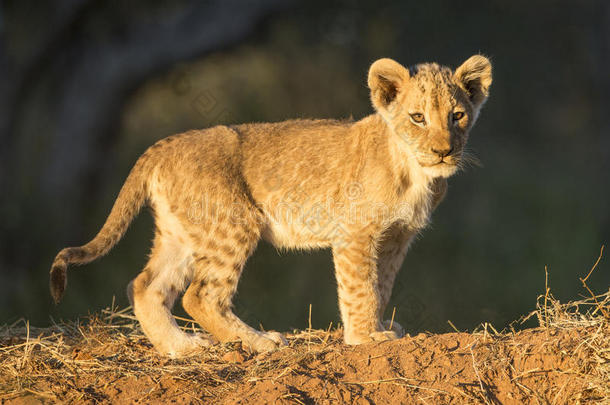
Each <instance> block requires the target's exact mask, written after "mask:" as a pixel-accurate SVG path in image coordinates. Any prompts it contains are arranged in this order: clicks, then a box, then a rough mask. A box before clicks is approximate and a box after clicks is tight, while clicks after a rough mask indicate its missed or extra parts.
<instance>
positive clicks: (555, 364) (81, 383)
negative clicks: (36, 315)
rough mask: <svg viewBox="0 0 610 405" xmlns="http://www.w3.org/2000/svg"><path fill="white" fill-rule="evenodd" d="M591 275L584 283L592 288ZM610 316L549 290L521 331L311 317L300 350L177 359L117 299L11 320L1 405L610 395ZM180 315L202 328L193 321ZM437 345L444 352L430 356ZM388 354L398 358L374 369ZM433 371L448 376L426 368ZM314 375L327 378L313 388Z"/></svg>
mask: <svg viewBox="0 0 610 405" xmlns="http://www.w3.org/2000/svg"><path fill="white" fill-rule="evenodd" d="M594 269H595V266H594V267H593V269H592V271H593V270H594ZM589 275H590V274H589ZM587 279H588V276H587V277H585V278H584V279H582V280H581V281H582V282H583V286H584V287H585V289H586V290H587V291H589V292H590V290H589V288H588V287H587V284H586V282H587ZM609 314H610V291H609V292H606V293H605V294H601V295H595V294H593V293H592V292H590V296H589V297H588V298H585V299H582V300H580V301H575V302H570V303H567V304H562V303H560V302H559V301H557V300H556V299H555V298H554V297H553V296H552V294H551V292H550V289H549V288H548V286H547V288H546V291H545V294H544V295H542V296H540V297H539V299H538V305H537V308H536V310H535V311H534V312H532V313H531V314H530V315H529V316H527V317H525V318H524V319H523V320H522V321H525V320H527V319H532V318H534V319H537V320H538V323H539V325H540V327H538V328H535V329H528V330H525V331H522V332H515V331H514V330H510V331H502V332H498V331H497V330H496V329H495V328H494V327H493V326H491V325H490V324H487V323H485V324H483V325H481V327H479V328H477V330H475V331H474V332H472V333H464V332H461V333H451V334H446V335H429V334H428V335H423V334H420V335H419V336H417V337H415V338H410V339H402V340H400V341H398V342H396V343H391V344H386V345H381V346H380V345H377V346H375V345H371V346H367V347H358V348H351V347H347V346H344V345H342V344H341V330H338V329H335V330H331V326H329V328H328V330H312V329H311V325H309V328H307V329H306V330H305V331H294V333H291V334H287V339H288V341H289V347H288V348H286V349H283V350H280V351H278V352H275V353H272V354H270V353H267V354H265V353H263V354H259V355H250V354H248V353H245V352H244V351H243V350H241V345H240V344H239V342H232V343H227V344H224V345H216V346H214V347H211V348H207V349H205V350H202V351H201V353H199V354H198V355H195V356H193V357H190V358H188V359H182V360H171V359H167V358H164V357H162V356H159V355H157V354H156V352H155V351H154V350H153V349H152V347H151V345H150V344H149V343H148V341H147V339H146V338H145V337H144V335H143V334H142V332H141V330H140V328H139V326H138V324H137V322H136V320H135V318H134V316H133V314H132V312H131V309H130V308H126V309H122V310H119V309H118V308H115V307H114V306H111V307H110V308H108V309H106V310H104V311H102V312H101V313H100V314H97V315H94V316H91V317H89V318H87V319H85V320H79V321H75V322H62V323H57V324H54V325H53V326H51V327H48V328H36V327H32V326H30V325H29V323H28V322H27V321H26V320H20V321H18V322H16V323H14V324H12V325H4V326H2V327H0V402H2V403H4V402H5V401H9V402H10V401H11V400H20V399H24V398H27V399H29V400H32V399H33V400H36V399H38V400H40V401H42V402H44V401H53V402H55V401H57V402H89V403H98V402H106V403H108V402H127V401H132V400H134V399H138V400H142V401H147V400H148V401H152V402H154V401H155V400H156V401H159V400H169V398H173V399H176V400H177V401H178V402H190V403H201V402H210V401H213V402H222V401H224V400H226V399H227V398H228V397H231V395H233V396H232V397H231V398H234V397H235V395H236V394H235V393H240V394H239V395H245V394H243V393H244V392H248V395H250V397H249V398H255V399H256V398H258V400H259V401H261V402H262V401H269V402H273V401H279V402H287V403H311V402H324V401H318V400H317V399H316V400H315V401H314V399H315V398H318V397H316V395H328V398H330V399H329V401H330V402H333V401H334V398H336V399H337V400H338V401H347V402H350V401H354V400H355V398H360V397H362V398H364V397H367V398H372V399H374V400H375V401H374V402H385V401H386V400H387V398H390V399H391V398H392V396H394V395H396V393H395V391H392V390H396V389H401V390H406V391H404V392H403V391H401V392H402V394H401V395H406V394H405V393H408V394H409V395H411V396H410V397H408V398H412V399H413V401H414V402H417V401H418V400H420V402H418V403H439V401H440V402H449V401H451V400H455V401H457V402H458V403H489V404H495V403H500V402H502V403H512V402H511V400H510V398H514V400H515V401H516V402H515V403H518V402H526V403H548V404H561V403H568V402H569V403H608V402H607V401H608V398H610V319H609V317H608V315H609ZM178 322H179V323H181V325H183V326H182V327H183V328H184V329H186V330H194V329H196V327H195V326H194V323H193V322H192V321H191V320H188V319H178ZM199 332H201V331H199ZM456 332H457V331H456ZM452 341H457V342H459V343H458V345H457V347H458V349H456V350H455V351H452V350H453V349H447V347H449V346H451V344H448V343H447V342H452ZM392 345H395V346H392ZM384 348H385V349H384ZM386 349H387V350H386ZM384 350H385V351H384ZM426 353H435V356H436V357H435V356H431V357H429V360H428V357H427V356H428V354H426ZM409 356H410V357H409ZM396 359H398V360H396ZM409 359H411V360H409ZM407 360H409V361H411V363H409V362H408V361H407ZM449 360H450V362H449V363H447V361H449ZM380 361H385V363H383V364H387V366H383V367H382V366H379V368H378V374H372V371H374V368H373V366H374V365H375V364H377V363H379V362H380ZM397 361H400V365H397V364H398V363H397ZM427 361H429V363H427ZM460 361H462V363H459V362H460ZM363 364H364V365H366V367H363V366H362V365H363ZM379 364H382V363H379ZM459 364H461V366H460V365H459ZM384 367H385V368H384ZM418 367H419V368H418ZM435 367H436V368H435ZM431 370H436V371H434V372H436V373H440V374H443V375H440V376H438V377H437V376H436V375H433V374H430V376H426V374H425V373H427V372H430V373H432V371H431ZM438 370H441V371H438ZM409 373H411V374H409ZM309 380H315V381H318V382H319V384H318V385H315V386H314V385H312V387H314V388H311V389H308V388H303V387H304V386H307V381H309ZM389 386H391V387H389ZM277 387H284V388H283V390H284V391H281V392H280V393H279V394H277V395H278V396H277V397H264V396H263V394H262V393H261V394H256V393H253V392H254V391H252V390H256V389H260V390H266V391H265V395H271V394H270V393H272V392H273V390H277V389H278V388H277ZM321 387H324V390H325V391H324V393H323V394H322V388H321ZM386 387H387V388H386ZM392 387H393V388H392ZM397 387H398V388H397ZM384 389H387V392H386V391H383V390H384ZM248 390H250V391H248ZM308 390H309V391H308ZM575 390H576V391H575ZM261 392H263V391H261ZM384 392H386V393H385V394H383V393H384ZM507 393H508V394H507ZM377 394H379V395H382V394H383V395H387V396H386V397H383V396H376V395H377ZM252 395H254V396H252ZM256 395H259V396H258V397H256ZM506 395H508V396H506ZM566 395H567V397H566ZM320 398H321V397H320ZM325 398H326V397H325ZM346 398H347V399H346ZM405 398H407V397H405ZM501 398H503V400H502V401H501ZM506 398H508V399H506ZM565 398H570V399H569V400H566V399H565ZM331 399H332V400H331ZM506 401H508V402H506ZM229 402H231V403H237V402H239V401H237V402H235V401H234V400H231V401H229Z"/></svg>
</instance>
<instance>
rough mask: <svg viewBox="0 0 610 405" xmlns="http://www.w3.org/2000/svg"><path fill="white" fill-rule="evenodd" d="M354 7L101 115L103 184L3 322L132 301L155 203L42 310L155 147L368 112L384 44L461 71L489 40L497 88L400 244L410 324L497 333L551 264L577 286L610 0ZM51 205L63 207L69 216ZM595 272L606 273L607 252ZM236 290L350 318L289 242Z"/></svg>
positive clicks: (591, 217)
mask: <svg viewBox="0 0 610 405" xmlns="http://www.w3.org/2000/svg"><path fill="white" fill-rule="evenodd" d="M347 4H348V3H345V4H343V3H336V4H332V3H331V4H327V3H325V2H324V3H323V2H311V3H308V5H305V6H302V7H298V8H297V9H296V10H293V11H289V12H284V13H282V14H278V15H275V16H273V17H271V18H269V19H268V20H267V21H266V22H265V24H264V26H263V27H262V30H261V31H260V32H259V33H258V34H257V35H255V36H253V37H252V38H251V39H250V40H248V41H245V42H243V43H241V44H239V45H236V46H233V47H229V48H227V49H224V50H221V51H218V52H215V53H213V54H210V55H205V56H203V57H201V58H194V59H192V60H184V61H182V62H180V63H178V64H176V65H174V66H171V68H169V69H167V70H164V71H162V72H150V73H151V75H150V77H149V78H148V79H147V80H146V81H144V82H143V83H140V84H139V85H137V86H134V87H133V90H132V91H131V92H130V93H129V94H128V95H127V96H126V98H125V104H124V105H123V106H122V108H121V110H120V114H118V115H112V116H110V115H109V116H108V120H114V121H115V122H116V125H115V128H116V130H117V133H113V134H108V136H109V137H112V139H115V140H116V141H115V142H113V143H112V146H111V147H110V148H109V149H108V151H107V153H108V163H107V164H106V165H105V166H103V167H100V168H99V171H100V173H101V175H100V178H102V181H100V182H99V183H98V184H99V190H97V191H96V192H95V193H94V194H92V197H93V198H91V200H89V201H86V205H85V206H84V207H83V210H84V211H83V215H84V216H83V217H80V218H77V220H78V221H82V222H81V223H80V227H81V228H80V229H81V232H80V233H79V234H78V235H74V238H75V239H70V240H56V239H55V238H54V232H53V230H48V231H47V233H45V234H43V235H38V236H37V237H36V240H37V241H38V243H39V246H38V248H39V249H40V251H37V252H32V255H37V257H38V260H36V265H35V267H34V268H31V269H28V272H27V274H24V275H22V276H21V277H23V283H22V284H21V285H22V288H21V289H20V290H18V291H11V292H10V294H11V297H12V299H11V300H9V301H8V302H9V305H8V307H5V308H0V322H10V321H12V320H14V319H16V318H17V317H19V316H27V317H29V318H31V319H32V320H34V321H35V322H36V323H39V324H40V323H44V322H46V321H47V320H48V316H49V314H52V315H53V316H54V317H73V316H75V315H79V314H85V313H87V312H88V311H95V310H97V309H99V308H100V307H103V306H106V305H108V304H109V303H110V301H111V299H112V295H116V296H117V301H118V302H119V303H120V304H123V305H126V298H125V294H124V293H123V292H122V291H123V289H124V287H125V286H126V285H127V283H128V282H129V280H130V279H132V278H133V277H135V276H136V274H137V272H138V271H139V269H141V268H142V267H143V265H144V263H145V260H146V252H147V249H148V246H149V241H150V238H151V237H152V220H151V219H150V217H149V215H148V214H142V215H141V216H140V218H138V219H137V220H136V222H135V224H134V225H133V226H132V228H131V230H130V231H129V232H128V234H127V236H126V238H125V239H124V240H123V241H122V242H121V244H120V245H119V246H118V247H117V248H115V250H114V251H113V252H111V254H110V255H109V256H108V257H107V258H104V259H102V260H99V261H98V262H96V263H94V264H91V265H88V266H86V267H85V268H84V269H82V272H81V270H76V269H74V270H72V271H71V273H70V276H69V283H70V284H71V285H70V286H69V288H68V292H67V296H66V300H65V301H64V303H63V304H61V305H60V306H59V307H58V308H57V309H51V310H50V309H49V305H48V303H49V299H48V297H47V295H48V294H47V292H46V291H47V284H46V283H47V280H46V275H47V270H48V266H49V265H50V263H51V261H52V258H53V256H54V254H55V253H56V250H55V249H56V248H60V247H63V246H67V245H74V244H80V243H83V242H85V240H81V239H78V240H77V239H76V237H77V236H78V237H84V238H88V237H92V236H93V235H94V234H95V233H96V232H97V230H98V229H99V227H100V226H101V224H102V223H103V221H104V219H105V216H106V215H107V213H108V212H109V209H110V207H111V205H112V202H113V200H114V198H115V196H116V194H117V192H118V189H119V188H120V186H121V184H122V182H123V180H124V178H125V177H126V175H127V173H128V171H129V169H130V167H131V165H133V163H134V162H135V160H136V159H137V157H138V156H139V154H141V153H142V152H143V151H144V150H145V149H146V147H147V146H149V145H150V144H152V143H153V142H155V141H156V140H158V139H161V138H163V137H165V136H168V135H170V134H172V133H176V132H180V131H184V130H187V129H191V128H204V127H208V126H212V125H216V124H222V123H227V124H228V123H240V122H248V121H279V120H283V119H288V118H295V117H301V118H308V117H312V118H313V117H315V118H322V117H333V118H343V117H349V116H353V117H354V118H356V119H359V118H361V117H363V116H365V115H367V114H369V113H371V112H372V108H371V107H370V103H369V99H368V90H367V88H366V72H367V69H368V66H369V65H370V63H371V62H373V61H374V60H375V59H377V58H379V57H385V56H387V57H392V58H395V59H396V60H398V61H400V62H402V63H404V64H406V65H409V64H414V63H418V62H424V61H437V62H439V63H442V64H447V65H450V66H454V67H455V66H457V65H459V64H460V63H461V62H462V61H463V60H465V59H466V58H467V57H469V56H470V55H471V54H473V53H478V52H481V53H483V54H485V55H488V56H490V57H491V59H492V62H493V65H494V84H493V85H492V94H491V97H490V99H489V101H488V104H487V105H486V106H485V108H484V110H483V111H482V114H481V117H480V119H479V122H478V123H477V125H476V127H475V129H474V131H473V133H472V136H471V140H470V146H471V149H473V150H474V151H475V153H476V154H477V156H478V157H479V158H480V160H481V161H482V162H483V165H484V167H483V168H472V169H470V170H467V171H466V172H465V173H460V174H459V175H458V176H456V177H455V178H453V179H452V180H451V181H450V189H449V194H448V196H447V198H446V200H445V201H444V202H443V204H441V206H440V207H439V209H438V210H437V212H436V213H435V214H434V217H433V224H432V226H431V227H430V228H429V229H427V230H426V231H425V232H424V233H423V234H422V236H421V238H420V239H419V240H418V241H417V242H416V243H415V244H414V245H413V246H412V249H411V251H410V253H409V254H408V255H407V259H406V261H405V264H404V265H403V269H402V271H401V273H400V274H399V277H398V280H397V282H396V286H395V289H394V294H393V298H392V302H391V303H390V308H389V311H390V314H391V310H392V307H393V306H396V308H397V317H396V319H397V320H398V322H400V323H401V324H402V325H403V326H405V327H406V329H407V330H408V331H409V332H418V331H422V330H430V331H436V332H438V331H446V330H449V328H450V327H449V326H448V325H447V320H448V319H450V320H452V321H453V323H454V324H455V325H456V326H457V327H458V328H461V329H473V328H474V327H476V326H477V325H478V324H480V323H481V322H491V323H492V324H493V325H494V326H495V327H496V328H497V329H499V328H502V327H505V326H507V325H508V323H509V322H510V321H512V320H515V319H516V318H518V317H519V316H520V315H522V314H525V313H527V312H528V311H530V310H531V309H532V308H533V307H534V306H535V299H536V296H537V295H538V294H540V293H543V291H544V267H545V266H548V267H549V273H550V285H551V288H552V289H553V291H554V295H555V296H556V297H557V298H559V299H560V300H565V299H571V298H576V297H577V296H578V294H580V293H583V290H582V289H581V287H580V283H579V282H578V277H579V276H583V275H584V274H586V272H587V271H588V269H589V267H590V265H591V264H592V263H593V262H594V260H595V259H596V258H597V254H598V252H599V247H600V245H601V244H603V243H607V242H608V237H609V236H610V217H609V214H608V207H609V206H610V204H609V202H610V191H609V190H608V186H609V185H610V181H609V180H610V175H609V174H610V153H609V150H610V141H609V139H610V138H609V135H610V133H609V128H610V127H609V125H608V123H607V113H608V107H609V104H608V101H609V100H608V98H609V94H610V78H609V77H608V73H607V66H608V64H607V62H608V58H609V55H610V29H609V28H608V26H609V23H610V8H609V7H608V5H607V3H605V2H603V1H582V2H579V3H578V7H576V6H575V4H576V2H568V1H558V2H547V1H538V2H536V1H528V2H524V1H515V2H503V1H499V0H496V1H485V2H483V1H481V2H474V1H467V2H453V3H449V2H412V1H392V2H387V3H385V5H383V6H379V5H377V4H376V3H373V2H370V3H368V2H367V3H365V2H355V3H349V4H350V6H347ZM48 102H51V101H48ZM41 147H44V146H41ZM20 198H22V199H23V200H24V201H26V200H27V198H28V196H27V194H25V193H24V194H23V195H21V197H20ZM56 198H57V200H58V201H61V199H63V198H70V196H62V195H57V196H56ZM52 206H57V204H52ZM56 209H57V210H58V211H57V212H54V213H52V214H53V215H56V216H60V217H62V216H64V217H68V216H70V215H71V213H70V212H61V204H59V208H56ZM36 215H40V216H44V215H46V213H44V212H35V214H34V216H32V217H28V218H22V221H23V232H24V234H27V232H28V226H27V225H28V222H29V221H36V220H37V218H36ZM590 285H591V286H592V287H593V288H594V289H597V291H604V290H605V289H606V288H607V287H608V285H610V273H609V272H608V264H607V260H604V261H602V263H601V265H600V266H599V269H598V272H597V274H595V275H594V276H593V278H592V279H591V282H590ZM238 291H239V292H238V295H237V297H236V300H235V306H236V311H237V313H238V314H240V315H241V316H243V317H244V319H245V320H247V321H248V322H249V323H251V324H252V325H253V326H258V325H259V324H262V325H263V326H264V327H265V328H266V329H271V328H272V329H278V330H284V329H288V328H291V327H298V328H304V327H306V326H307V317H308V308H309V304H310V303H311V304H312V320H313V326H314V327H327V326H328V324H329V323H330V322H331V321H332V322H333V323H334V324H336V323H337V321H338V319H339V317H338V309H337V304H336V292H335V281H334V276H333V273H332V262H331V258H330V254H329V252H325V251H322V252H311V253H310V252H304V253H300V252H299V253H294V252H284V251H282V252H278V251H276V250H275V249H274V248H273V247H271V246H269V245H267V244H265V243H261V245H260V246H259V248H258V250H257V251H256V253H255V254H254V256H253V257H252V258H251V259H250V261H249V262H248V265H247V266H246V270H245V272H244V276H243V278H242V281H241V283H240V287H239V290H238ZM3 293H4V292H3ZM179 306H180V305H179V304H178V305H177V307H179Z"/></svg>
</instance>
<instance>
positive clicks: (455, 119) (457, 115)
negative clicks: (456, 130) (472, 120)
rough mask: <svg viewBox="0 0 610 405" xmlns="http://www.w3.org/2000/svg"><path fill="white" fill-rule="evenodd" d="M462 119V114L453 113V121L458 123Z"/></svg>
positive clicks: (460, 112)
mask: <svg viewBox="0 0 610 405" xmlns="http://www.w3.org/2000/svg"><path fill="white" fill-rule="evenodd" d="M462 118H464V113H463V112H462V111H456V112H454V113H453V120H454V121H459V120H461V119H462Z"/></svg>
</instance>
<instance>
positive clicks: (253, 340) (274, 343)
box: [241, 331, 288, 353]
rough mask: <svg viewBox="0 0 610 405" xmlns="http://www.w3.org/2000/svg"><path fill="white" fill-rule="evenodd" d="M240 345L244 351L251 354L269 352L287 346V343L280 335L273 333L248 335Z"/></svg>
mask: <svg viewBox="0 0 610 405" xmlns="http://www.w3.org/2000/svg"><path fill="white" fill-rule="evenodd" d="M241 343H242V346H243V348H244V350H246V351H249V352H253V353H261V352H271V351H274V350H277V349H279V348H280V347H282V346H287V345H288V341H287V340H286V338H285V337H284V336H283V335H282V334H281V333H279V332H273V331H272V332H256V333H252V334H248V336H247V337H246V338H245V339H242V342H241Z"/></svg>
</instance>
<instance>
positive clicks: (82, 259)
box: [50, 159, 148, 304]
mask: <svg viewBox="0 0 610 405" xmlns="http://www.w3.org/2000/svg"><path fill="white" fill-rule="evenodd" d="M143 160H144V159H140V160H138V162H137V163H136V164H135V166H134V167H133V169H131V172H130V173H129V176H128V177H127V180H126V181H125V184H123V187H122V188H121V191H120V192H119V196H118V197H117V199H116V201H115V202H114V206H113V207H112V210H111V211H110V215H109V216H108V218H107V219H106V222H105V223H104V226H103V227H102V229H101V230H100V231H99V232H98V234H97V235H96V236H95V238H93V240H92V241H91V242H89V243H87V244H86V245H84V246H79V247H68V248H65V249H62V250H61V251H60V252H59V253H58V254H57V256H55V260H54V261H53V265H52V266H51V276H50V288H51V296H52V297H53V300H54V301H55V303H56V304H57V303H59V301H60V300H61V298H62V297H63V295H64V291H65V290H66V286H67V284H68V277H67V269H68V266H69V265H71V264H87V263H89V262H92V261H93V260H95V259H97V258H98V257H100V256H103V255H105V254H106V253H108V252H109V251H110V249H112V247H113V246H114V245H115V244H116V243H117V242H118V241H119V240H120V239H121V237H122V236H123V234H124V233H125V231H126V230H127V228H128V227H129V224H130V223H131V221H132V220H133V218H134V217H135V216H136V215H137V214H138V212H139V211H140V208H141V207H142V205H144V203H145V202H146V200H147V195H148V191H147V185H146V178H145V174H146V173H145V170H144V162H143Z"/></svg>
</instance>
